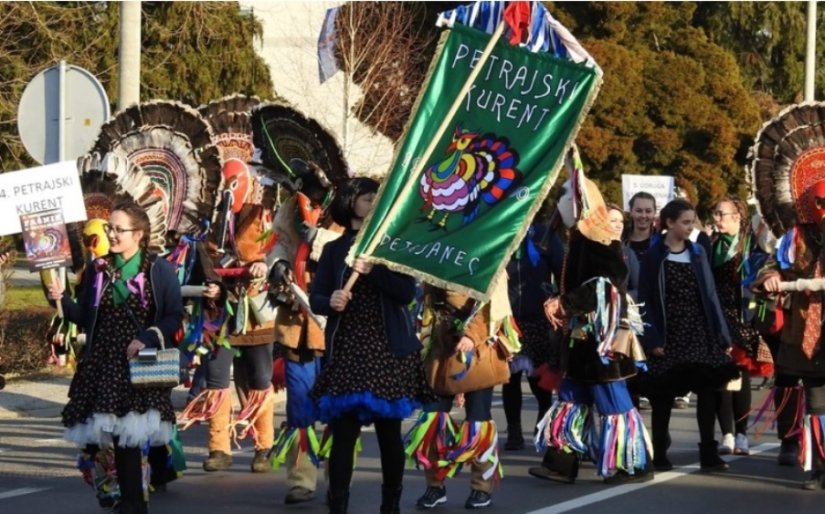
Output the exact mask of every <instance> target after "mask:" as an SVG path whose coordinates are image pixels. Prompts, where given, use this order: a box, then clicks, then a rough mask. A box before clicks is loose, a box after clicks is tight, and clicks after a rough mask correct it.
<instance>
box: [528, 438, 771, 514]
mask: <svg viewBox="0 0 825 514" xmlns="http://www.w3.org/2000/svg"><path fill="white" fill-rule="evenodd" d="M778 447H779V443H762V444H760V445H758V446H755V447H753V448H751V449H750V450H751V452H750V454H751V455H759V454H760V453H764V452H766V451H770V450H774V449H776V448H778ZM742 457H746V455H736V456H733V457H729V458H727V459H725V461H726V462H733V461H735V460H739V459H741V458H742ZM697 471H699V463H698V462H695V463H693V464H688V465H687V466H680V467H678V468H675V469H673V470H672V471H666V472H664V473H656V476H655V477H654V478H653V480H651V481H650V482H642V483H641V484H625V485H620V486H616V487H610V486H605V487H610V488H609V489H606V490H604V491H599V492H598V493H593V494H588V495H586V496H581V497H579V498H576V499H573V500H568V501H566V502H562V503H557V504H555V505H551V506H550V507H544V508H542V509H538V510H534V511H530V512H528V513H527V514H561V513H562V512H568V511H571V510H574V509H580V508H582V507H586V506H587V505H591V504H593V503H598V502H601V501H605V500H609V499H610V498H614V497H616V496H621V495H623V494H628V493H632V492H634V491H638V490H639V489H644V488H645V487H650V486H654V485H659V484H663V483H665V482H670V481H671V480H676V479H677V478H682V477H684V476H687V475H690V474H691V473H696V472H697ZM573 487H575V485H574V486H573Z"/></svg>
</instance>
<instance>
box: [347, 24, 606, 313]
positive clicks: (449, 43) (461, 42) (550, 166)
mask: <svg viewBox="0 0 825 514" xmlns="http://www.w3.org/2000/svg"><path fill="white" fill-rule="evenodd" d="M490 39H491V36H490V35H489V34H487V33H485V32H482V31H479V30H476V29H473V28H469V27H465V26H463V25H455V26H454V27H453V28H452V30H449V31H448V32H447V33H446V34H445V36H443V37H442V41H441V43H440V48H439V51H438V53H437V57H436V58H435V60H434V64H433V68H432V71H431V74H430V78H429V80H428V81H427V83H426V85H425V87H424V90H423V92H422V94H421V96H420V98H419V99H418V103H417V109H416V110H415V111H414V115H413V119H412V122H411V124H410V126H409V127H408V129H407V133H406V136H405V139H404V140H403V141H402V143H401V145H400V147H399V151H398V154H397V155H396V158H395V161H394V163H393V166H392V168H391V170H390V173H389V174H388V177H387V179H386V180H385V181H384V183H383V184H382V187H381V190H380V192H379V195H378V197H377V199H376V202H375V208H374V211H373V213H372V215H371V217H370V218H368V219H367V220H366V221H365V224H364V227H363V228H362V229H361V231H360V233H359V239H358V240H357V241H356V244H355V245H353V250H352V251H351V255H350V257H352V256H354V255H364V256H365V257H367V259H369V260H371V261H373V262H376V263H381V264H385V265H387V266H388V267H390V268H391V269H395V270H398V271H401V272H404V273H408V274H411V275H413V276H416V277H418V278H420V279H422V280H424V281H426V282H429V283H432V284H435V285H439V286H441V287H447V288H450V289H452V290H456V291H459V292H463V293H465V294H469V295H471V296H473V297H475V298H479V299H487V298H489V295H490V294H491V290H492V288H493V286H494V285H495V279H497V277H498V275H499V274H500V273H502V272H503V269H504V267H505V266H506V264H507V261H508V260H509V258H510V256H511V255H512V253H513V252H514V251H515V249H516V247H517V245H518V243H519V241H520V240H521V238H522V237H523V235H524V233H525V232H526V230H527V228H528V226H529V222H530V220H531V219H532V217H533V215H534V214H535V213H536V211H537V210H538V209H539V208H540V207H541V202H542V200H543V199H544V198H545V196H546V195H547V193H548V191H549V189H550V187H552V185H553V182H554V181H555V179H556V177H557V175H558V172H559V170H560V168H561V166H562V164H563V158H564V155H565V152H566V151H567V150H568V148H569V147H570V145H571V143H572V141H573V139H574V137H575V135H576V133H577V132H578V129H579V126H580V124H581V123H582V120H583V118H584V116H585V114H586V113H587V111H588V109H589V108H590V106H591V104H592V103H593V101H594V99H595V97H596V94H597V92H598V89H599V86H600V84H601V71H600V70H599V69H598V68H597V67H595V66H594V65H593V64H592V63H590V64H589V65H586V64H578V63H575V62H572V61H570V60H567V59H563V58H557V57H554V56H552V55H550V54H547V53H534V52H530V51H528V50H527V49H526V48H524V47H523V46H519V45H516V46H511V45H510V44H509V43H508V42H507V41H506V39H503V38H502V39H501V40H499V42H498V43H497V44H496V46H495V47H494V48H493V51H492V54H491V55H490V56H489V59H488V60H487V61H486V62H485V63H484V64H483V66H482V68H481V71H480V73H479V75H478V77H477V78H476V80H475V82H474V83H472V86H471V87H470V88H469V92H468V93H467V94H466V96H464V97H462V98H461V103H460V107H459V109H458V111H457V114H456V115H455V116H454V117H453V119H452V120H451V121H450V124H449V128H448V130H447V131H446V132H444V134H443V135H442V136H441V137H440V139H439V141H438V144H437V146H436V147H435V151H434V152H433V153H432V154H431V156H430V157H429V158H428V159H427V160H426V162H425V163H421V162H419V161H420V160H421V158H422V155H424V154H425V153H426V152H425V149H426V148H427V147H428V146H429V145H430V143H431V141H433V140H434V139H436V132H437V127H438V126H439V125H440V124H441V122H442V120H443V119H445V117H446V116H447V112H448V111H449V109H450V107H451V106H452V104H453V103H454V102H455V100H456V98H458V97H459V94H460V91H461V89H462V86H464V84H465V82H467V80H468V77H469V76H470V74H471V72H472V71H473V69H474V68H475V67H476V66H477V64H478V63H479V61H480V56H481V55H482V53H483V52H484V49H485V47H486V46H487V43H488V42H489V41H490ZM422 164H423V165H422ZM410 181H413V184H411V185H410V186H411V187H410V186H407V187H405V185H406V184H408V183H409V182H410ZM385 220H386V221H385ZM376 239H377V242H375V241H374V240H376ZM371 243H372V245H371ZM371 246H372V247H373V248H374V249H373V250H372V251H367V250H368V249H370V247H371Z"/></svg>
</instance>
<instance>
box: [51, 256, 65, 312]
mask: <svg viewBox="0 0 825 514" xmlns="http://www.w3.org/2000/svg"><path fill="white" fill-rule="evenodd" d="M49 275H51V279H52V284H55V285H57V284H58V283H59V281H60V276H59V274H58V273H57V270H55V269H54V268H52V269H50V270H49ZM63 294H66V291H63ZM60 302H61V300H55V302H54V304H55V305H56V306H57V315H58V316H60V318H61V319H62V318H63V305H61V303H60Z"/></svg>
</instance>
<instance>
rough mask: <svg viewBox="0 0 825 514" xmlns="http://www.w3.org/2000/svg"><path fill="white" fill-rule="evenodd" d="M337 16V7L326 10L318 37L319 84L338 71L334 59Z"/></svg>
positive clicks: (336, 62)
mask: <svg viewBox="0 0 825 514" xmlns="http://www.w3.org/2000/svg"><path fill="white" fill-rule="evenodd" d="M337 15H338V8H337V7H333V8H332V9H327V13H326V15H325V16H324V26H323V27H322V28H321V35H320V36H318V77H319V78H320V79H321V84H323V83H324V82H326V80H327V79H328V78H330V77H331V76H333V75H335V73H336V72H337V71H338V61H337V60H336V59H335V42H336V41H337V39H338V33H337V32H336V31H335V17H336V16H337Z"/></svg>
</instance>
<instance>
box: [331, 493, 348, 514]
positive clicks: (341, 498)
mask: <svg viewBox="0 0 825 514" xmlns="http://www.w3.org/2000/svg"><path fill="white" fill-rule="evenodd" d="M327 504H328V505H329V514H347V506H348V505H349V491H337V492H332V491H327Z"/></svg>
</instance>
